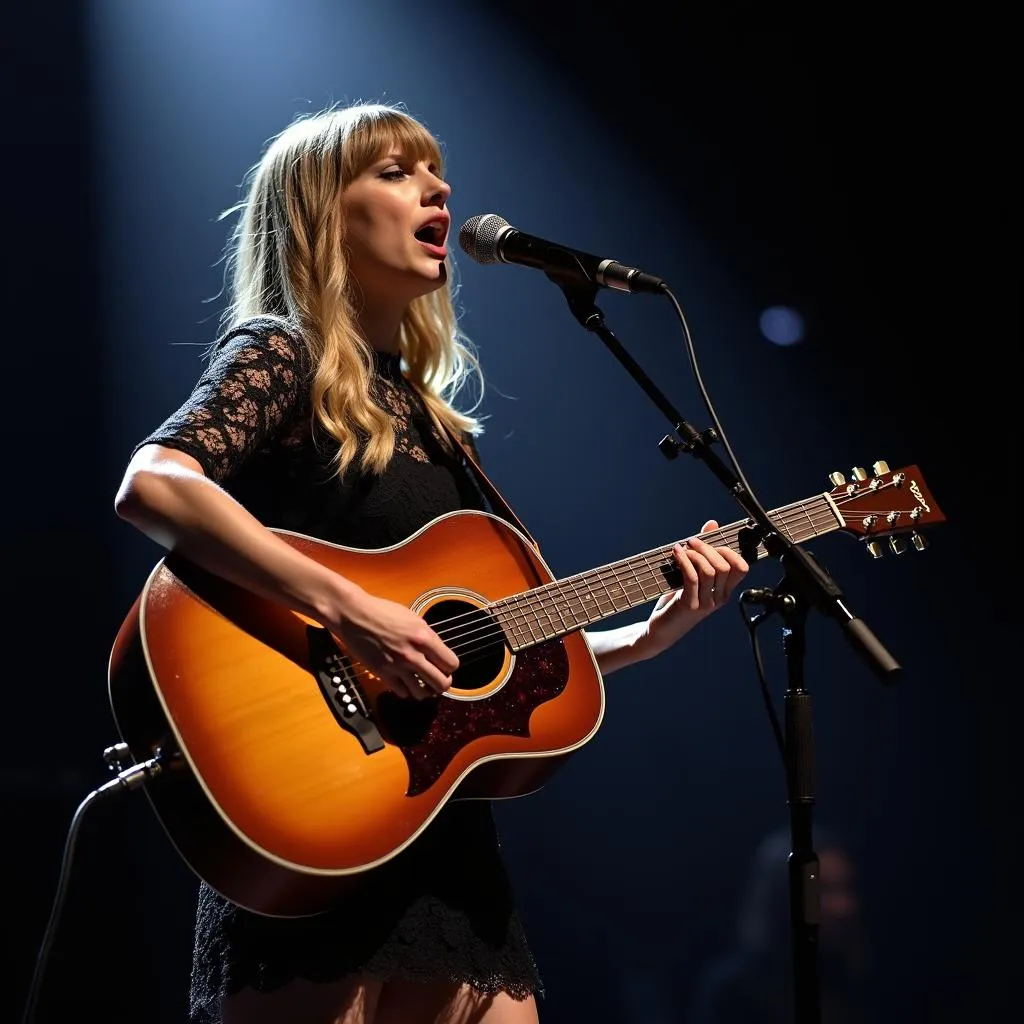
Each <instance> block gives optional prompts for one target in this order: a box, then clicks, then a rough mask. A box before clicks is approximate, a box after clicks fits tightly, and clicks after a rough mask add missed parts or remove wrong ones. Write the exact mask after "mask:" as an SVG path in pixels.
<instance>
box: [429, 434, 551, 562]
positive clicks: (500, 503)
mask: <svg viewBox="0 0 1024 1024" xmlns="http://www.w3.org/2000/svg"><path fill="white" fill-rule="evenodd" d="M445 432H446V433H447V435H448V437H449V438H450V439H451V441H452V443H453V444H454V445H455V449H456V451H461V452H462V454H463V456H464V457H465V459H466V465H467V466H468V467H469V469H470V471H471V472H472V474H473V476H474V477H476V482H477V483H478V484H479V485H480V489H481V490H482V491H483V492H484V495H485V496H486V497H487V500H488V501H489V502H490V503H491V505H492V506H493V508H494V509H495V511H496V512H498V513H499V514H500V515H501V516H502V518H504V519H506V520H508V522H510V523H511V524H512V525H513V526H514V527H516V529H517V530H519V531H520V532H521V533H522V534H523V535H524V536H525V537H526V539H527V540H528V541H529V542H530V543H531V544H532V545H533V547H534V549H535V550H536V551H537V552H538V553H539V552H540V545H539V544H538V543H537V542H536V541H535V540H534V539H533V536H532V535H531V533H530V531H529V530H527V528H526V527H525V526H523V524H522V522H520V520H519V516H517V515H516V514H515V512H513V511H512V506H511V505H509V503H508V502H507V501H506V500H505V499H504V498H503V497H502V496H501V492H500V491H499V490H498V488H497V487H495V486H494V484H492V483H491V481H490V480H489V479H488V478H487V474H486V473H485V472H484V471H483V470H482V469H481V468H480V463H478V462H477V461H476V459H475V458H473V453H472V451H470V448H469V445H467V444H466V443H465V442H464V441H463V440H462V438H460V437H457V436H456V434H455V432H454V431H452V430H450V429H449V428H448V427H445Z"/></svg>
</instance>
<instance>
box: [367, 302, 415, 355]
mask: <svg viewBox="0 0 1024 1024" xmlns="http://www.w3.org/2000/svg"><path fill="white" fill-rule="evenodd" d="M403 316H405V307H404V306H402V307H399V308H396V307H394V306H389V307H387V308H380V307H376V308H369V307H364V308H363V309H362V310H361V311H360V313H359V317H358V322H359V329H360V330H361V331H362V332H363V337H364V338H366V340H367V341H368V342H369V343H370V345H371V347H372V348H375V349H376V350H377V351H378V352H388V353H390V354H392V355H397V353H398V346H399V336H400V333H401V329H402V317H403Z"/></svg>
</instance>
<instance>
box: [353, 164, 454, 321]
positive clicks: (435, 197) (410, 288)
mask: <svg viewBox="0 0 1024 1024" xmlns="http://www.w3.org/2000/svg"><path fill="white" fill-rule="evenodd" d="M450 194H451V188H450V187H449V185H448V184H447V183H446V182H445V181H443V180H442V179H441V178H440V177H439V176H438V168H437V167H436V166H435V165H434V164H433V163H431V162H429V161H423V160H421V161H414V160H410V159H407V158H406V157H405V156H404V155H403V154H402V153H400V152H391V153H388V154H386V155H385V156H383V157H381V159H379V160H376V161H374V162H373V163H372V164H371V165H370V166H369V167H368V168H367V169H366V170H365V171H363V173H362V174H360V175H359V176H358V177H357V178H356V179H355V180H354V181H352V182H351V183H350V184H349V185H348V187H347V188H346V189H345V191H344V192H343V193H342V195H341V204H342V211H343V214H344V217H345V225H346V227H345V232H346V238H345V241H346V246H347V248H348V252H349V266H350V268H351V271H352V273H353V274H354V275H355V277H356V278H357V279H358V281H359V285H360V289H361V291H362V295H363V298H364V299H365V302H366V304H367V306H372V307H378V308H379V307H381V306H382V305H383V306H389V305H394V306H395V307H396V308H404V307H405V306H406V305H407V304H408V303H409V302H410V301H411V300H412V299H414V298H417V297H419V296H421V295H426V294H427V293H429V292H431V291H434V290H435V289H437V288H439V287H440V286H441V285H443V284H444V283H445V281H446V280H447V268H446V267H445V263H444V261H445V257H446V256H447V255H448V249H447V239H448V230H449V227H450V225H451V218H450V216H449V214H448V210H447V209H446V203H447V202H448V196H449V195H450Z"/></svg>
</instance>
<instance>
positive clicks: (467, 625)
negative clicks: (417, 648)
mask: <svg viewBox="0 0 1024 1024" xmlns="http://www.w3.org/2000/svg"><path fill="white" fill-rule="evenodd" d="M423 617H424V619H426V621H427V622H428V623H429V624H430V626H431V628H432V629H433V630H434V632H436V633H437V634H438V636H440V637H441V639H442V640H443V641H444V642H445V643H446V644H447V645H448V646H449V647H450V648H451V649H452V650H453V651H454V652H455V653H456V654H457V655H458V656H459V667H458V668H457V669H456V670H455V674H454V676H452V686H453V687H455V688H456V689H459V690H481V689H483V688H484V687H486V686H488V685H490V683H492V682H493V681H494V680H495V679H496V678H497V676H498V675H499V673H500V672H501V669H502V666H503V665H504V664H505V657H506V649H505V634H504V633H503V632H502V629H501V627H500V626H499V625H498V623H497V622H495V620H494V619H493V618H492V617H491V615H490V614H488V613H487V612H486V611H484V610H483V609H482V608H477V607H476V606H475V605H472V604H470V603H469V602H468V601H457V600H454V599H448V600H445V601H438V603H437V604H435V605H432V606H431V607H430V608H428V609H427V611H426V614H425V615H424V616H423Z"/></svg>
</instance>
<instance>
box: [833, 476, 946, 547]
mask: <svg viewBox="0 0 1024 1024" xmlns="http://www.w3.org/2000/svg"><path fill="white" fill-rule="evenodd" d="M871 469H872V473H871V474H869V473H868V472H867V471H866V470H865V469H862V468H861V467H859V466H857V467H854V469H853V470H852V476H853V479H852V480H851V481H850V482H849V483H847V482H846V479H845V478H844V477H843V475H842V473H831V474H829V480H830V481H831V482H832V483H833V484H835V487H834V488H833V489H832V491H831V492H830V493H829V498H830V499H831V503H832V504H833V505H834V506H835V510H836V512H837V513H838V514H839V515H840V516H841V517H842V520H843V523H844V529H846V530H847V531H848V532H850V533H853V534H856V535H857V536H858V537H860V538H861V539H862V540H863V541H864V542H865V544H866V546H867V549H868V551H869V552H870V553H871V555H872V556H873V557H874V558H881V556H882V554H883V553H884V550H885V549H884V548H883V547H882V544H881V541H882V540H884V539H885V538H888V540H889V549H890V550H891V551H892V552H894V553H895V554H900V553H901V552H903V551H905V550H906V549H907V542H908V539H909V542H910V543H911V544H912V545H913V546H914V548H915V549H916V550H918V551H923V550H924V549H925V548H926V547H927V546H928V545H927V542H926V541H925V539H924V537H922V536H921V534H920V533H919V532H918V531H919V530H920V528H921V527H924V526H934V525H935V524H937V523H943V522H945V521H946V516H945V515H944V513H943V512H942V510H941V509H940V508H939V506H938V503H937V502H936V501H935V499H934V498H933V497H932V493H931V491H930V490H929V489H928V485H927V484H926V483H925V480H924V476H923V475H922V473H921V471H920V470H919V469H918V468H917V466H905V467H904V468H903V469H896V470H892V469H889V466H888V464H887V463H885V462H876V463H875V464H874V465H873V466H872V467H871Z"/></svg>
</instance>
